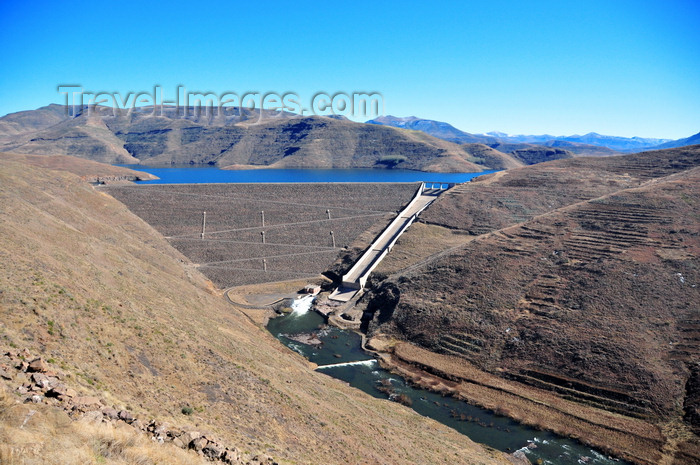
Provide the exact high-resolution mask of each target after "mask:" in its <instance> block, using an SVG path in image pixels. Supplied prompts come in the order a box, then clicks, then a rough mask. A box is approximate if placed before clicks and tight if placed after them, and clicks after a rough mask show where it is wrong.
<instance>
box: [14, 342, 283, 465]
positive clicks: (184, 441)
mask: <svg viewBox="0 0 700 465" xmlns="http://www.w3.org/2000/svg"><path fill="white" fill-rule="evenodd" d="M66 378H68V376H66V374H64V373H62V372H61V371H59V370H56V369H55V368H54V367H53V366H52V365H51V364H49V363H47V361H45V360H44V359H42V358H40V357H34V356H32V354H31V353H30V352H29V351H28V350H27V349H23V350H11V351H9V352H6V353H5V354H4V355H2V356H1V357H0V379H1V380H2V381H4V383H5V384H6V386H7V387H9V388H10V390H11V391H13V392H14V393H16V394H17V395H18V398H19V399H23V402H25V403H35V404H39V403H43V404H47V405H51V406H54V407H57V408H60V409H63V410H64V411H65V412H66V413H68V415H69V416H70V417H71V418H72V419H74V420H80V419H83V420H88V421H92V422H98V423H110V424H112V425H114V426H117V425H118V424H119V423H122V424H126V425H130V426H131V427H133V428H134V429H135V430H137V431H140V432H141V433H142V434H147V435H148V436H149V437H150V438H151V439H152V440H153V441H154V442H158V443H161V444H164V443H171V444H172V445H173V446H176V447H180V448H182V449H191V450H193V451H194V452H196V453H198V454H200V455H201V456H203V457H206V458H208V459H209V460H212V461H216V462H221V463H224V464H231V465H277V462H276V461H275V460H274V459H273V458H272V457H269V456H267V455H254V456H248V455H247V454H245V453H243V452H241V451H240V450H239V449H238V448H236V447H233V446H226V445H224V444H222V441H220V440H218V439H216V438H215V437H214V436H213V435H211V434H209V433H205V432H201V431H198V430H196V429H193V428H187V427H174V426H169V425H168V424H166V423H163V422H160V421H157V420H154V419H151V420H145V419H142V418H137V417H136V416H135V415H134V414H133V413H131V412H130V411H128V410H126V409H123V408H119V407H117V406H113V405H112V406H110V405H106V403H105V402H104V401H103V400H102V399H101V398H100V397H98V396H91V395H84V394H81V393H78V391H77V390H76V389H73V388H71V387H69V386H68V385H67V383H66Z"/></svg>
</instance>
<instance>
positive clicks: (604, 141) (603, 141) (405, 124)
mask: <svg viewBox="0 0 700 465" xmlns="http://www.w3.org/2000/svg"><path fill="white" fill-rule="evenodd" d="M367 122H368V123H370V124H381V125H385V126H393V127H396V128H403V129H412V130H416V131H423V132H425V133H426V134H430V135H431V136H433V137H438V138H440V139H444V140H448V141H450V142H457V143H460V144H465V143H481V144H485V145H488V146H489V147H492V148H496V147H497V146H498V145H501V146H502V145H503V144H537V145H541V146H548V147H558V148H565V149H566V150H569V151H571V152H573V153H574V154H576V155H580V156H607V155H616V154H617V153H632V152H641V151H644V150H649V149H651V148H667V147H666V146H659V144H665V143H668V142H670V139H653V138H644V137H618V136H605V135H601V134H598V133H595V132H590V133H588V134H585V135H583V136H580V135H573V136H553V135H551V134H541V135H511V134H506V133H505V132H499V131H493V132H488V133H486V134H471V133H468V132H464V131H461V130H459V129H457V128H455V127H454V126H452V125H451V124H448V123H445V122H442V121H435V120H430V119H423V118H418V117H415V116H408V117H404V118H400V117H396V116H382V117H379V118H376V119H373V120H370V121H367ZM564 142H569V143H571V145H565V144H563V143H564ZM685 145H690V144H685ZM657 146H658V147H657ZM596 147H602V148H604V150H600V149H596ZM669 147H678V146H677V145H673V146H669ZM606 149H607V150H606ZM498 150H501V149H498Z"/></svg>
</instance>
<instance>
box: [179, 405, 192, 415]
mask: <svg viewBox="0 0 700 465" xmlns="http://www.w3.org/2000/svg"><path fill="white" fill-rule="evenodd" d="M181 412H182V414H183V415H192V414H193V413H194V409H193V408H192V407H182V410H181Z"/></svg>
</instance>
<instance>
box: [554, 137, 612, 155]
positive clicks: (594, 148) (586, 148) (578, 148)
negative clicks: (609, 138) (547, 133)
mask: <svg viewBox="0 0 700 465" xmlns="http://www.w3.org/2000/svg"><path fill="white" fill-rule="evenodd" d="M544 145H545V146H547V147H552V148H560V149H564V150H568V151H569V152H572V153H575V154H576V156H579V157H609V156H611V155H620V152H616V151H615V150H613V149H610V148H608V147H603V146H600V145H591V144H583V143H581V142H571V141H568V140H556V139H555V140H550V141H547V142H545V143H544Z"/></svg>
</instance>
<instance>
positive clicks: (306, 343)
mask: <svg viewBox="0 0 700 465" xmlns="http://www.w3.org/2000/svg"><path fill="white" fill-rule="evenodd" d="M291 307H292V309H293V310H292V312H291V313H290V314H288V315H284V316H280V317H277V318H273V319H271V320H270V322H269V323H268V325H267V329H268V330H269V331H270V332H271V333H272V334H273V335H274V336H275V337H276V338H277V339H279V340H280V341H281V342H282V343H283V344H285V345H286V346H287V347H289V348H290V349H292V350H294V351H296V352H298V353H299V354H301V355H303V356H304V357H306V358H307V359H308V360H309V361H311V362H313V363H315V364H317V365H319V367H318V368H317V370H318V371H320V372H321V373H324V374H327V375H329V376H332V377H334V378H338V379H341V380H343V381H345V382H347V383H349V384H350V385H351V386H353V387H355V388H357V389H360V390H362V391H364V392H366V393H367V394H370V395H372V396H374V397H378V398H383V399H388V398H390V397H391V398H394V399H397V400H399V399H400V400H402V401H403V403H405V404H410V406H411V408H413V409H414V410H415V411H416V412H418V413H420V414H421V415H424V416H427V417H430V418H433V419H435V420H437V421H439V422H440V423H443V424H445V425H447V426H449V427H451V428H454V429H455V430H457V431H459V432H460V433H462V434H464V435H466V436H468V437H469V438H470V439H472V440H473V441H476V442H479V443H482V444H486V445H488V446H491V447H493V448H495V449H498V450H501V451H504V452H509V453H512V452H514V451H516V450H522V451H523V452H525V454H526V456H527V457H528V459H530V461H531V462H532V463H533V464H538V463H542V464H552V465H569V464H572V465H573V464H595V465H612V464H617V465H621V464H625V463H626V462H624V461H621V460H617V459H612V458H609V457H607V456H605V455H603V454H601V453H599V452H597V451H595V450H593V449H591V448H590V447H586V446H584V445H582V444H581V443H579V442H577V441H574V440H571V439H567V438H562V437H560V436H557V435H555V434H553V433H550V432H546V431H538V430H535V429H532V428H529V427H526V426H523V425H520V424H518V423H516V422H515V421H513V420H511V419H509V418H507V417H503V416H499V415H496V414H494V413H493V412H490V411H488V410H484V409H481V408H478V407H475V406H473V405H469V404H467V403H466V402H463V401H460V400H456V399H453V398H451V397H442V396H441V395H440V394H436V393H433V392H429V391H426V390H423V389H420V388H415V387H412V386H410V385H408V384H407V383H406V382H405V381H404V379H403V378H401V377H400V376H397V375H394V374H392V373H389V372H388V371H387V370H384V369H382V368H381V367H380V366H379V364H378V363H377V361H376V360H375V359H374V358H372V356H371V355H370V354H368V353H366V352H365V351H363V350H362V348H361V337H360V335H359V334H357V333H354V332H352V331H346V330H341V329H338V328H335V327H331V326H328V325H326V322H325V319H324V317H323V316H321V315H320V314H318V313H316V312H314V311H312V310H310V309H309V308H310V307H311V298H310V297H306V298H303V299H298V300H295V301H294V302H293V303H292V305H291ZM399 396H401V397H399ZM408 399H410V400H408ZM538 460H539V461H538Z"/></svg>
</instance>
